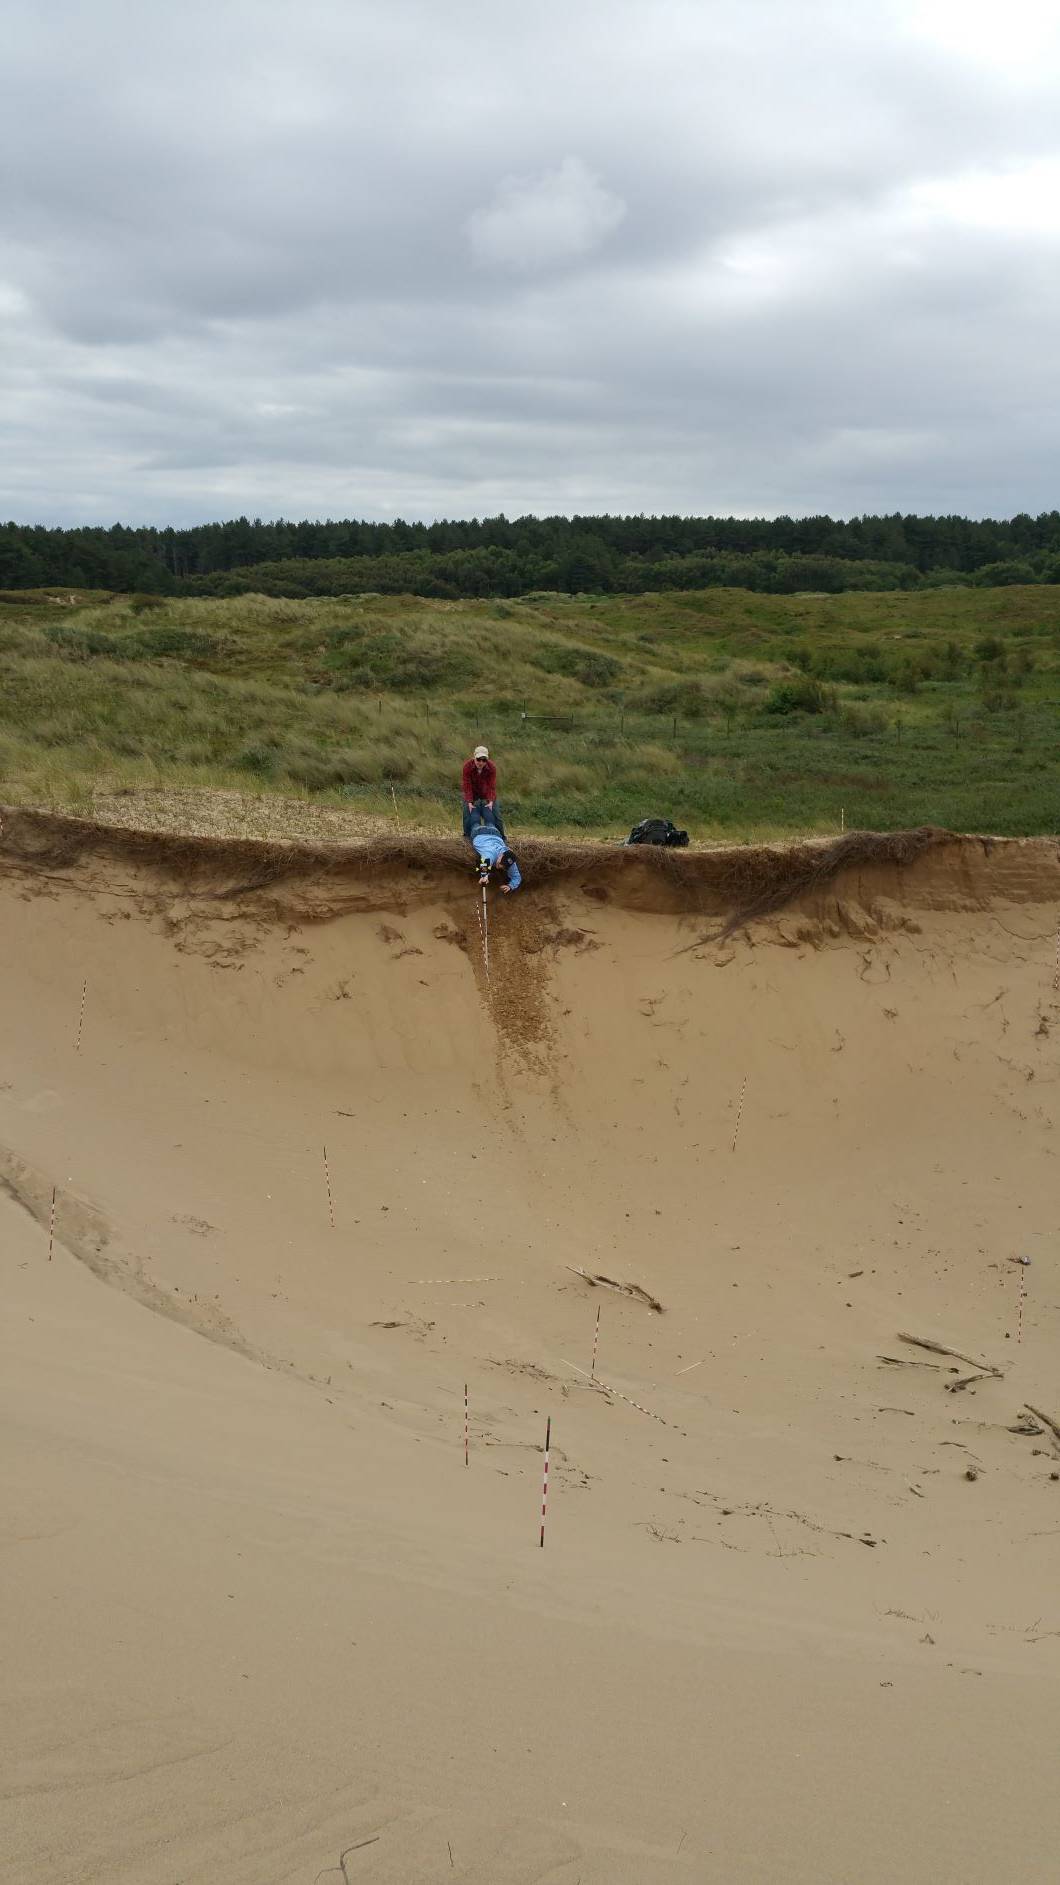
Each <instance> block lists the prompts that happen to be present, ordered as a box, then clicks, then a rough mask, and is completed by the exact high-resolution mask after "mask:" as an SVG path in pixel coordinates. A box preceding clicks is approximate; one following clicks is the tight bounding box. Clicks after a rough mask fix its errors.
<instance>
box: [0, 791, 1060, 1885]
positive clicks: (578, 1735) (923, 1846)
mask: <svg viewBox="0 0 1060 1885" xmlns="http://www.w3.org/2000/svg"><path fill="white" fill-rule="evenodd" d="M824 850H825V851H826V852H827V855H822V848H821V847H793V848H791V849H789V850H788V851H786V852H779V851H778V852H764V853H753V854H744V853H740V854H735V855H734V854H733V853H731V852H728V853H709V852H689V853H685V854H683V855H682V856H681V857H680V858H669V857H664V856H659V855H657V854H648V855H647V856H637V855H631V854H629V853H623V852H621V851H617V850H616V851H609V850H607V849H606V848H604V847H585V848H583V849H579V848H578V847H574V846H569V847H560V846H543V845H542V846H533V845H529V846H527V847H526V855H525V866H526V876H527V889H526V892H525V894H524V893H520V895H519V896H518V897H516V898H513V899H511V900H502V899H500V898H499V897H498V898H497V899H496V902H495V903H493V904H491V906H490V909H489V923H490V976H489V980H488V982H487V979H486V975H485V967H484V958H483V950H482V940H481V934H480V928H479V913H478V908H477V891H476V888H475V885H474V883H473V881H472V878H471V874H470V873H469V871H468V869H467V864H466V857H465V854H464V853H463V852H462V850H461V848H460V847H459V846H456V845H450V844H447V843H446V842H445V841H437V842H434V843H428V842H423V843H417V842H411V843H410V842H401V841H397V840H395V841H393V842H391V841H389V840H377V841H371V842H369V843H367V844H364V845H361V846H332V847H328V848H325V847H317V848H315V849H314V848H312V847H302V846H297V845H277V844H255V843H253V842H250V841H248V842H246V843H242V842H229V841H225V840H220V839H218V840H213V841H211V840H209V839H200V840H195V841H192V840H182V839H180V838H179V837H166V836H159V835H157V834H152V835H148V834H138V833H135V832H128V831H121V832H117V831H109V830H106V829H101V828H98V827H94V826H91V825H87V824H86V825H78V824H77V823H76V822H75V821H69V820H63V819H58V818H53V817H49V816H45V815H39V814H34V813H28V812H16V813H6V814H5V815H4V829H3V833H2V836H0V936H2V939H3V962H4V974H3V977H2V978H0V1040H2V1043H3V1054H2V1064H0V1265H2V1273H3V1279H4V1299H5V1308H6V1313H5V1315H4V1317H3V1319H2V1338H0V1339H2V1341H3V1346H4V1354H3V1362H2V1367H0V1394H2V1397H3V1416H4V1417H3V1421H2V1424H0V1436H2V1438H0V1458H2V1462H3V1485H4V1493H3V1500H2V1505H0V1579H2V1585H0V1630H2V1632H3V1666H4V1671H5V1680H4V1684H3V1690H2V1701H0V1709H2V1725H0V1767H2V1782H0V1878H3V1879H4V1880H11V1881H17V1882H18V1885H30V1881H33V1882H34V1885H36V1881H38V1880H42V1879H47V1880H48V1881H49V1885H66V1881H69V1885H74V1881H77V1882H78V1885H81V1882H82V1881H88V1880H99V1881H107V1885H111V1882H112V1881H113V1882H114V1885H133V1882H134V1881H135V1882H136V1885H140V1882H141V1881H142V1882H144V1885H199V1882H202V1885H207V1882H209V1885H213V1882H214V1881H220V1880H225V1881H234V1882H235V1885H281V1882H283V1885H296V1882H297V1885H311V1882H312V1881H314V1880H317V1879H319V1878H325V1879H328V1878H330V1879H332V1880H339V1881H341V1880H342V1879H343V1877H344V1875H345V1877H346V1879H347V1880H348V1881H352V1880H356V1879H368V1880H373V1881H387V1882H388V1881H402V1882H403V1885H404V1882H408V1881H417V1882H418V1881H421V1880H422V1881H435V1880H437V1881H446V1880H455V1881H463V1882H464V1885H494V1882H496V1885H544V1882H545V1881H548V1885H578V1882H579V1881H582V1885H640V1882H641V1881H644V1882H645V1885H655V1882H656V1881H667V1882H668V1881H678V1880H696V1881H699V1880H711V1881H713V1880H717V1881H728V1880H733V1879H740V1880H749V1881H759V1880H761V1881H772V1880H793V1881H806V1885H809V1881H836V1882H837V1885H838V1882H839V1881H865V1882H866V1885H877V1882H879V1885H883V1881H892V1880H898V1879H902V1880H914V1881H919V1880H924V1881H927V1880H929V1879H930V1880H933V1881H939V1880H954V1881H956V1880H958V1879H960V1880H968V1879H977V1880H978V1879H982V1880H995V1879H996V1880H1006V1881H1007V1880H1011V1879H1021V1880H1024V1879H1027V1880H1038V1879H1041V1880H1047V1879H1053V1878H1055V1877H1056V1875H1057V1860H1056V1854H1057V1851H1058V1850H1060V1799H1058V1792H1057V1788H1056V1785H1055V1752H1054V1746H1055V1729H1056V1723H1057V1718H1058V1702H1060V1577H1058V1569H1060V1560H1058V1547H1060V1477H1058V1475H1060V1442H1058V1441H1057V1439H1056V1436H1055V1435H1054V1433H1053V1432H1052V1430H1051V1428H1050V1426H1049V1425H1048V1423H1047V1422H1043V1421H1042V1420H1041V1419H1040V1418H1035V1417H1033V1416H1032V1415H1031V1414H1029V1413H1028V1411H1027V1410H1028V1406H1030V1407H1034V1408H1037V1409H1038V1410H1040V1411H1041V1413H1043V1414H1045V1415H1047V1416H1050V1417H1051V1418H1052V1419H1055V1420H1058V1421H1060V1362H1058V1355H1060V1345H1058V1337H1060V1259H1058V1244H1057V1239H1058V1222H1057V1217H1058V1213H1057V1195H1058V1189H1057V1172H1056V1142H1057V1141H1056V1123H1057V1110H1058V1105H1060V1091H1058V1063H1057V1041H1058V1038H1060V1034H1058V1030H1060V994H1058V991H1057V987H1056V965H1057V952H1056V938H1057V927H1058V917H1060V854H1058V848H1057V845H1056V844H1055V843H1054V842H1052V841H1045V840H1034V841H1030V840H1027V841H1005V842H994V841H988V840H980V839H971V838H955V837H952V836H951V835H950V834H946V833H938V832H924V833H909V834H895V835H894V837H893V838H891V839H888V840H884V841H881V840H871V839H867V838H864V837H863V835H862V834H850V837H849V838H848V840H846V841H844V842H843V844H842V845H840V846H837V847H832V848H828V847H825V848H824ZM82 1000H83V1001H84V1018H83V1023H82V1020H81V1008H82ZM734 1139H735V1146H734V1143H733V1142H734ZM325 1147H326V1148H327V1176H325V1162H324V1159H325ZM329 1183H330V1194H331V1195H330V1200H329V1188H328V1187H329ZM53 1191H54V1212H55V1235H54V1253H53V1256H52V1258H51V1260H50V1261H49V1255H48V1249H49V1231H50V1221H51V1213H52V1200H53ZM332 1215H333V1216H334V1226H333V1225H332ZM1020 1257H1027V1258H1029V1259H1030V1261H1029V1262H1028V1263H1021V1262H1018V1261H1016V1259H1018V1258H1020ZM579 1269H582V1270H585V1271H587V1272H590V1273H594V1274H595V1273H601V1274H603V1275H606V1276H607V1277H609V1278H610V1279H612V1280H613V1281H615V1282H617V1283H619V1284H626V1285H637V1286H639V1287H640V1289H641V1290H643V1291H645V1292H647V1293H648V1294H649V1295H650V1296H651V1297H652V1298H654V1299H656V1300H657V1301H658V1302H659V1303H660V1304H661V1305H662V1311H661V1313H656V1312H654V1311H653V1310H652V1309H651V1308H650V1307H649V1306H648V1305H647V1304H646V1303H645V1301H644V1300H643V1298H642V1297H641V1296H639V1295H638V1294H636V1293H626V1292H625V1291H623V1290H622V1289H607V1288H605V1287H602V1286H598V1287H592V1286H591V1285H590V1284H589V1283H588V1282H587V1281H586V1280H585V1279H584V1278H582V1277H580V1276H578V1275H577V1274H576V1273H575V1272H576V1271H577V1270H579ZM598 1307H599V1308H600V1309H601V1318H600V1346H599V1356H598V1364H597V1365H598V1374H599V1376H600V1380H601V1382H602V1383H604V1384H606V1387H601V1386H594V1385H593V1384H592V1383H591V1382H590V1381H588V1380H587V1378H586V1373H585V1371H586V1370H587V1369H589V1367H590V1360H591V1355H592V1347H593V1337H594V1327H595V1323H596V1315H597V1308H598ZM902 1333H905V1334H914V1335H919V1336H923V1337H925V1338H927V1339H929V1340H934V1341H936V1342H939V1343H941V1344H942V1345H943V1346H945V1347H949V1348H952V1349H954V1350H956V1351H959V1353H960V1354H961V1355H962V1356H967V1357H970V1358H971V1361H970V1362H968V1361H958V1360H956V1359H954V1358H951V1357H948V1356H945V1355H940V1354H938V1353H936V1352H934V1351H932V1350H929V1349H922V1348H916V1347H914V1346H912V1345H910V1344H909V1343H907V1342H903V1341H902V1340H901V1339H900V1335H901V1334H902ZM976 1361H981V1362H982V1363H983V1364H984V1368H983V1369H979V1368H976V1367H975V1366H973V1365H971V1364H972V1363H974V1362H976ZM990 1368H994V1369H997V1370H999V1372H998V1373H996V1374H994V1373H990V1372H987V1371H986V1370H987V1369H990ZM465 1381H467V1383H468V1385H469V1399H470V1410H471V1450H470V1467H469V1468H468V1469H467V1470H465V1468H464V1463H463V1461H464V1455H463V1388H464V1382H465ZM548 1417H551V1420H552V1459H551V1480H552V1483H551V1489H550V1503H549V1521H548V1536H547V1544H546V1549H545V1550H544V1551H543V1552H542V1551H540V1550H539V1549H538V1546H537V1527H538V1520H539V1512H540V1496H541V1465H542V1459H541V1448H542V1442H543V1439H544V1431H545V1422H546V1419H547V1418H548ZM342 1855H345V1857H343V1856H342Z"/></svg>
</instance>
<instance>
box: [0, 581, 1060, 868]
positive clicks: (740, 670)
mask: <svg viewBox="0 0 1060 1885" xmlns="http://www.w3.org/2000/svg"><path fill="white" fill-rule="evenodd" d="M1058 725H1060V588H1056V587H1047V586H1036V587H1016V586H1010V587H1006V588H1001V589H967V588H954V589H936V590H931V591H927V592H923V593H918V594H902V593H887V594H868V593H848V594H842V595H832V596H810V595H798V596H768V595H761V594H752V593H750V592H748V591H744V590H737V589H713V590H709V591H704V592H698V593H687V592H686V593H680V594H677V593H674V594H665V595H654V596H636V597H622V596H585V595H583V596H574V597H570V596H562V595H556V594H552V593H548V594H542V595H538V596H528V597H524V598H521V599H518V600H510V601H508V600H506V601H498V600H482V601H441V600H432V599H416V598H407V597H401V596H349V597H341V596H337V597H328V598H318V599H314V600H311V601H293V600H292V601H287V600H282V599H277V598H269V597H264V596H255V595H246V596H237V597H230V598H225V599H216V600H207V599H203V600H186V599H168V600H161V599H159V598H158V597H154V596H139V597H138V596H127V595H113V596H111V595H108V594H106V593H104V592H100V591H95V592H81V593H75V594H73V595H71V593H70V592H68V591H55V592H44V591H27V592H22V593H18V592H7V593H6V594H5V595H3V596H2V597H0V798H2V799H4V800H6V801H7V802H22V803H27V802H34V803H38V804H63V805H75V806H76V805H88V804H90V803H91V799H92V795H93V793H94V792H98V791H100V790H109V791H113V790H116V789H118V790H120V789H123V788H132V789H142V788H143V787H146V786H151V787H162V788H165V787H167V786H182V787H188V786H205V787H210V786H214V787H217V786H224V787H238V788H239V789H240V790H241V791H243V792H246V791H248V790H250V791H254V792H260V793H262V794H275V793H280V794H300V795H305V794H308V795H310V796H312V797H314V798H320V799H321V800H322V801H323V802H325V803H337V804H345V805H356V806H358V807H360V808H363V809H364V810H367V811H372V810H379V811H386V812H393V811H395V810H396V812H397V815H398V816H399V817H400V818H401V820H402V822H403V823H406V824H408V825H410V826H411V825H421V826H423V827H424V828H427V829H438V828H441V827H443V826H445V825H447V824H449V823H451V822H452V821H454V820H455V819H456V817H457V815H458V793H459V766H460V762H461V760H462V759H463V758H464V756H465V755H466V754H467V752H468V751H469V750H470V748H471V746H472V744H474V743H475V742H477V741H478V740H485V741H486V742H487V743H488V744H489V746H490V748H491V750H492V751H493V753H494V755H495V757H496V758H497V761H498V766H499V771H500V783H501V788H502V799H503V802H504V803H505V805H506V807H507V809H508V812H509V816H510V819H511V822H512V825H513V827H514V828H515V829H516V830H519V829H522V830H533V831H554V832H568V833H579V834H585V833H598V834H601V835H605V834H606V835H610V836H615V837H617V836H621V835H624V833H625V831H626V829H627V828H628V827H629V826H630V825H631V824H632V823H634V822H635V821H636V820H637V819H639V818H642V817H645V816H647V815H653V814H661V815H664V816H670V817H672V818H673V819H674V820H675V821H676V822H677V823H678V824H682V825H685V826H687V827H688V829H689V831H690V832H691V833H692V835H693V837H695V838H708V837H727V838H748V837H762V836H766V835H775V834H781V833H785V832H812V831H822V832H826V831H829V832H830V831H835V830H836V829H837V828H838V826H839V824H840V822H841V821H844V822H845V823H846V825H847V826H848V827H852V826H864V827H869V828H875V829H885V828H888V827H895V826H903V825H913V824H922V823H937V824H942V825H949V826H953V827H958V828H962V829H967V830H980V831H990V832H997V833H1020V832H1027V833H1031V832H1045V831H1055V830H1056V829H1057V826H1058V824H1060V818H1058V810H1057V807H1058V796H1060V748H1058V740H1057V733H1058Z"/></svg>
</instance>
